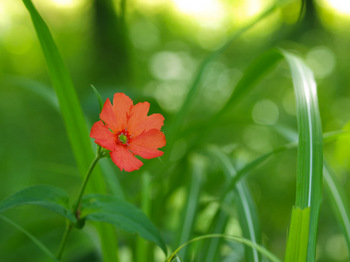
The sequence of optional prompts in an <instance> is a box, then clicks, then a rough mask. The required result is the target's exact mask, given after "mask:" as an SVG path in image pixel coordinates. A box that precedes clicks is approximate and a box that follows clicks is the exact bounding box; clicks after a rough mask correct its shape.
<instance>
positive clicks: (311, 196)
mask: <svg viewBox="0 0 350 262" xmlns="http://www.w3.org/2000/svg"><path fill="white" fill-rule="evenodd" d="M282 58H284V59H286V61H287V63H288V65H289V67H290V69H291V72H292V80H293V85H294V91H295V95H296V101H297V119H298V137H299V146H298V161H297V188H296V207H299V208H300V209H304V208H307V207H311V210H310V232H309V242H308V261H314V260H315V252H316V236H317V223H318V215H319V209H320V204H321V198H322V161H323V146H322V143H323V141H322V130H321V119H320V115H319V110H318V102H317V91H316V83H315V80H314V77H313V74H312V72H311V70H310V69H309V68H308V67H307V66H305V64H304V63H303V62H302V61H301V59H299V58H298V57H296V56H295V55H292V54H290V53H288V52H285V51H281V50H272V51H268V52H266V53H265V54H263V55H262V56H260V57H259V58H257V59H256V60H255V61H254V62H253V63H252V64H251V65H250V66H249V68H248V69H247V70H246V71H245V74H244V75H243V77H242V78H241V80H240V81H239V83H238V85H237V87H236V88H235V89H234V92H233V93H232V95H231V97H230V98H229V100H228V102H227V103H226V104H225V106H224V107H223V110H221V111H219V112H218V113H217V114H216V115H215V116H214V117H213V119H215V118H219V116H220V115H221V114H223V113H224V111H228V110H229V109H231V108H232V106H235V105H236V104H237V103H238V102H239V101H240V99H241V98H243V97H244V96H245V95H246V94H247V93H248V92H249V91H250V90H251V89H252V88H253V87H254V84H255V83H256V82H255V80H254V79H255V78H259V76H262V75H264V74H265V73H266V72H268V71H269V70H270V69H271V68H272V67H273V66H274V65H275V64H277V62H278V61H280V60H281V59H282ZM254 72H258V76H255V75H254ZM245 83H247V84H245ZM211 126H214V125H211ZM267 157H268V156H267ZM260 160H264V159H260ZM237 177H238V176H237ZM235 183H236V182H235V181H233V182H232V183H231V185H230V187H231V188H232V184H235ZM292 223H293V222H292ZM291 233H293V231H290V234H291ZM294 233H295V234H296V233H297V232H294ZM294 233H293V234H294ZM291 239H293V238H291Z"/></svg>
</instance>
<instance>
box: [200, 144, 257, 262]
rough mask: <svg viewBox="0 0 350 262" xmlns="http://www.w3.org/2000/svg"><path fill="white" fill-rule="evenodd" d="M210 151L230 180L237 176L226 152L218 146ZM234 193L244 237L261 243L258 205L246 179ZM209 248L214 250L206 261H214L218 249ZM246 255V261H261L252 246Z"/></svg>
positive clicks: (248, 248) (225, 199)
mask: <svg viewBox="0 0 350 262" xmlns="http://www.w3.org/2000/svg"><path fill="white" fill-rule="evenodd" d="M209 152H210V153H211V154H212V155H213V156H214V157H215V158H216V159H217V160H218V161H219V163H220V165H221V166H222V169H223V171H224V173H225V175H226V177H227V179H228V180H230V179H232V178H234V177H235V176H237V173H236V170H235V168H234V166H233V164H232V162H231V160H230V159H229V157H228V156H227V155H226V154H225V153H223V152H222V151H220V150H219V149H218V148H217V147H214V146H212V147H210V148H209ZM234 194H235V195H237V198H236V205H237V211H238V214H239V222H240V225H241V228H242V232H243V237H245V238H246V239H249V240H251V241H252V242H253V243H256V244H261V231H260V223H259V219H258V216H257V211H256V207H255V205H254V202H253V200H252V196H251V194H250V192H249V189H248V187H247V186H246V184H245V182H244V181H240V182H238V183H237V186H236V189H235V190H234ZM229 196H230V195H226V196H225V198H224V199H222V200H223V204H225V202H227V201H229V200H230V199H229V198H228V197H229ZM213 241H214V240H213ZM215 244H216V248H218V246H217V244H218V243H213V245H214V246H215ZM209 249H212V252H208V253H207V256H206V257H208V258H210V259H206V261H208V262H209V261H214V260H213V259H214V257H213V256H215V253H217V250H214V249H213V248H212V247H211V245H210V248H209ZM245 255H246V259H245V260H246V261H261V258H260V257H259V254H258V252H257V251H256V250H255V249H253V248H251V247H248V246H246V247H245Z"/></svg>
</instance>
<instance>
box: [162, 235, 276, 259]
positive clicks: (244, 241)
mask: <svg viewBox="0 0 350 262" xmlns="http://www.w3.org/2000/svg"><path fill="white" fill-rule="evenodd" d="M211 238H222V239H226V240H229V241H232V242H237V243H242V244H244V245H247V246H249V247H252V248H254V249H255V250H257V251H258V252H259V253H260V254H262V255H263V256H265V257H266V258H267V259H269V260H270V261H273V262H280V260H279V259H278V258H277V257H275V256H274V255H273V254H272V253H271V252H269V251H268V250H266V249H265V248H264V247H262V246H260V245H258V244H256V243H253V242H252V241H250V240H248V239H245V238H242V237H236V236H229V235H223V234H208V235H203V236H200V237H196V238H193V239H191V240H190V241H188V242H186V243H184V244H182V245H181V246H179V247H178V248H177V249H176V250H175V251H174V252H173V253H172V254H171V255H170V256H169V257H168V259H167V260H166V262H171V261H173V260H174V259H176V258H177V255H176V254H177V253H178V252H179V251H180V250H181V249H182V248H184V247H185V246H188V245H189V244H191V243H194V242H198V241H201V240H204V239H211Z"/></svg>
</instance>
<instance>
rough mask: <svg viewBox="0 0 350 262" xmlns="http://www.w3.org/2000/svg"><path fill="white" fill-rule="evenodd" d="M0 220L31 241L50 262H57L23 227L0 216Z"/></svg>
mask: <svg viewBox="0 0 350 262" xmlns="http://www.w3.org/2000/svg"><path fill="white" fill-rule="evenodd" d="M0 219H2V220H3V221H5V222H6V223H8V224H10V225H11V226H13V227H15V228H16V229H18V230H19V231H21V232H22V233H23V234H25V235H26V236H27V237H28V238H29V239H30V240H32V241H33V243H34V244H35V245H36V246H37V247H38V248H39V249H40V250H41V251H43V253H45V254H46V255H47V256H48V257H50V258H51V260H52V261H56V262H58V260H57V259H56V257H55V256H54V254H52V252H51V251H50V250H49V249H48V248H47V247H46V246H45V245H44V244H43V243H41V242H40V241H39V240H38V239H37V238H36V237H35V236H33V235H32V234H31V233H29V232H28V231H27V230H25V229H24V228H23V227H21V226H20V225H18V224H17V223H15V222H13V221H12V220H11V219H9V218H7V217H5V216H3V215H0Z"/></svg>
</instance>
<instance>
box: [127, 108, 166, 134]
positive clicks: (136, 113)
mask: <svg viewBox="0 0 350 262" xmlns="http://www.w3.org/2000/svg"><path fill="white" fill-rule="evenodd" d="M149 106H150V105H149V103H148V102H144V103H138V104H136V105H135V106H133V107H132V109H131V111H130V113H131V114H130V118H129V120H128V131H129V132H130V134H131V135H133V136H134V137H136V136H138V135H140V134H141V133H142V132H145V131H148V130H151V129H158V130H160V129H161V127H162V126H163V123H164V117H163V116H162V115H161V114H153V115H150V116H147V113H148V110H149Z"/></svg>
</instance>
